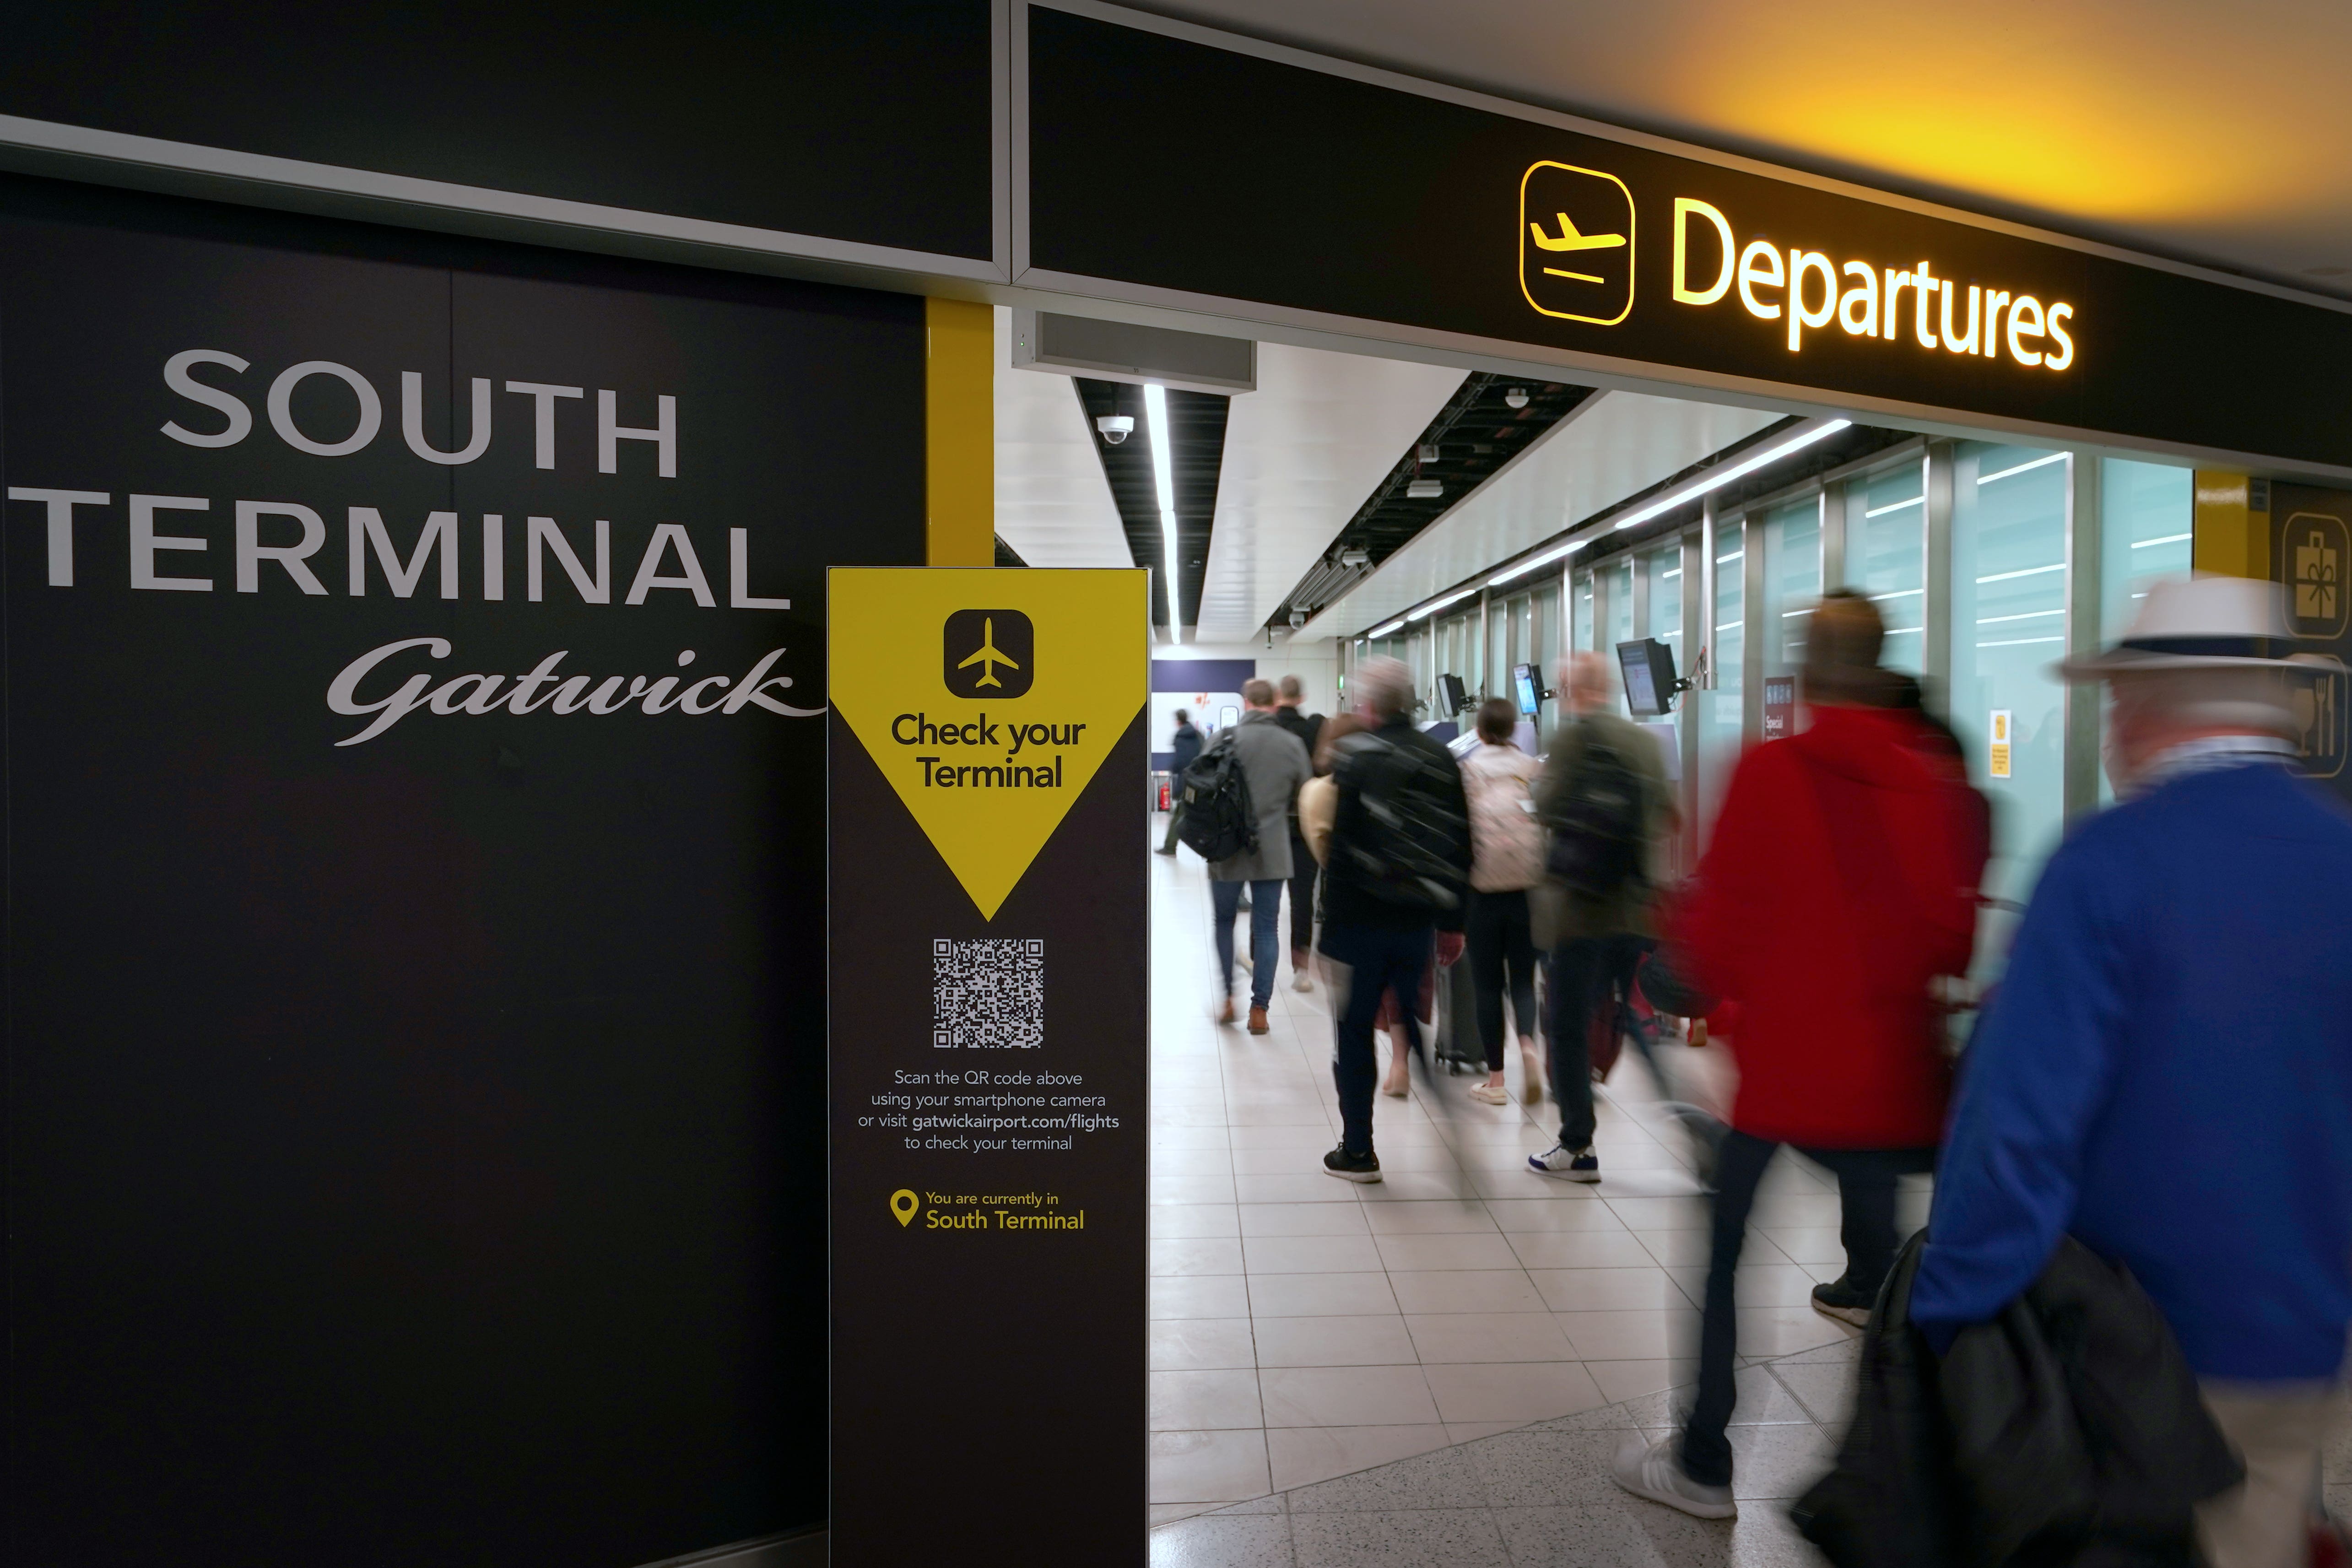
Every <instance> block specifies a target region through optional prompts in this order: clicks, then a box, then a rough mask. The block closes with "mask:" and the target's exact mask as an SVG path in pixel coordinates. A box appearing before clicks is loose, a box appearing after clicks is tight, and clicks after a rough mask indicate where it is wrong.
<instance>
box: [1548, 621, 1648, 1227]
mask: <svg viewBox="0 0 2352 1568" xmlns="http://www.w3.org/2000/svg"><path fill="white" fill-rule="evenodd" d="M1559 684H1560V689H1561V690H1563V691H1564V692H1566V693H1567V694H1568V711H1569V714H1570V721H1569V722H1568V723H1567V725H1566V726H1564V727H1563V729H1562V730H1561V731H1560V733H1559V737H1558V739H1556V740H1555V741H1554V742H1552V748H1551V754H1550V756H1549V759H1548V760H1547V761H1546V762H1545V763H1544V772H1543V778H1542V781H1541V783H1540V784H1538V787H1537V791H1536V805H1537V808H1538V811H1539V812H1540V814H1541V816H1542V817H1543V821H1544V824H1545V826H1548V827H1549V828H1550V829H1551V830H1552V841H1553V849H1552V857H1551V870H1552V872H1553V873H1554V875H1555V877H1556V879H1558V880H1559V883H1560V887H1559V899H1558V900H1556V902H1557V907H1558V909H1559V930H1557V931H1553V932H1552V933H1550V934H1551V941H1552V952H1551V1092H1552V1098H1554V1099H1555V1100H1559V1143H1557V1144H1556V1145H1555V1146H1554V1147H1553V1148H1552V1149H1551V1150H1550V1151H1549V1152H1547V1153H1542V1154H1531V1155H1529V1156H1528V1169H1529V1170H1531V1171H1533V1172H1535V1173H1537V1174H1538V1175H1539V1176H1558V1177H1560V1178H1562V1179H1564V1180H1567V1181H1570V1182H1597V1181H1599V1180H1600V1179H1601V1161H1600V1159H1599V1157H1598V1156H1597V1155H1595V1154H1594V1153H1593V1152H1592V1130H1593V1111H1592V1033H1593V1030H1594V1029H1595V1028H1596V1027H1607V1028H1614V1027H1616V1026H1617V1020H1618V1009H1619V1007H1620V1006H1621V1005H1622V1004H1623V1001H1624V999H1625V996H1626V994H1627V993H1628V992H1629V991H1630V990H1631V989H1632V986H1633V968H1634V965H1635V964H1637V963H1640V962H1641V958H1642V953H1643V950H1644V949H1645V948H1646V947H1647V946H1648V945H1649V944H1650V942H1651V941H1652V939H1653V938H1654V935H1655V934H1656V933H1655V932H1654V930H1653V929H1652V926H1651V911H1650V906H1651V903H1652V900H1654V898H1655V896H1656V881H1655V877H1656V866H1655V862H1656V858H1657V852H1658V843H1659V840H1660V839H1661V838H1662V837H1664V835H1665V834H1666V833H1668V832H1670V831H1672V828H1673V825H1674V823H1675V820H1676V819H1677V817H1676V813H1675V805H1674V800H1673V796H1672V795H1671V794H1670V793H1669V792H1668V790H1667V788H1666V767H1665V763H1664V760H1663V759H1662V758H1661V757H1660V756H1659V754H1658V742H1656V741H1655V740H1654V739H1653V738H1652V737H1651V736H1650V735H1649V734H1648V733H1647V732H1646V731H1643V729H1642V728H1641V727H1640V726H1639V725H1636V724H1634V723H1633V721H1630V720H1626V719H1622V718H1620V717H1618V716H1617V715H1616V714H1614V713H1612V712H1610V711H1609V706H1610V701H1611V698H1610V671H1609V661H1608V660H1607V659H1606V658H1602V657H1601V655H1599V654H1597V653H1580V654H1574V655H1571V656H1570V657H1569V658H1566V659H1563V660H1562V661H1561V663H1560V671H1559Z"/></svg>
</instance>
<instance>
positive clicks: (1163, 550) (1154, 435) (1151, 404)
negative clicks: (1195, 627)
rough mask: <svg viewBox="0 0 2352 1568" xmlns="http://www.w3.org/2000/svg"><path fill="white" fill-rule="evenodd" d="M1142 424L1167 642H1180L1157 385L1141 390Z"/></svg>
mask: <svg viewBox="0 0 2352 1568" xmlns="http://www.w3.org/2000/svg"><path fill="white" fill-rule="evenodd" d="M1143 412H1144V414H1145V415H1146V416H1147V417H1146V419H1145V421H1144V423H1145V425H1146V426H1147V427H1148V428H1149V429H1150V433H1151V482H1152V486H1153V488H1154V489H1157V490H1158V491H1159V492H1160V574H1161V576H1163V577H1164V578H1165V579H1166V580H1167V583H1168V640H1169V642H1170V643H1171V644H1175V643H1181V642H1182V641H1183V640H1184V617H1183V615H1182V614H1181V612H1180V611H1179V610H1178V609H1177V607H1176V464H1175V459H1174V458H1171V457H1170V456H1169V454H1168V389H1167V388H1166V387H1164V386H1162V385H1160V384H1159V383H1158V382H1156V381H1154V382H1146V383H1145V384H1144V387H1143Z"/></svg>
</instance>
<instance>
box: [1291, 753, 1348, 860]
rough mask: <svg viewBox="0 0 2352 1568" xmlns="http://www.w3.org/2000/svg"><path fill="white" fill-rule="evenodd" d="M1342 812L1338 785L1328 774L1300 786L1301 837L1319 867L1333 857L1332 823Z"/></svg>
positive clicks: (1299, 815)
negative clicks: (1305, 841)
mask: <svg viewBox="0 0 2352 1568" xmlns="http://www.w3.org/2000/svg"><path fill="white" fill-rule="evenodd" d="M1338 816H1339V783H1338V782H1337V781H1336V780H1334V779H1333V778H1332V777H1331V775H1330V774H1329V773H1325V774H1324V775H1323V776H1322V777H1320V778H1312V779H1308V780H1307V782H1306V783H1305V784H1301V785H1299V786H1298V836H1299V837H1301V838H1304V839H1306V840H1307V853H1309V854H1311V855H1313V856H1314V857H1315V863H1316V864H1317V865H1318V866H1323V865H1328V864H1329V863H1330V859H1331V824H1332V822H1333V820H1334V819H1336V818H1337V817H1338Z"/></svg>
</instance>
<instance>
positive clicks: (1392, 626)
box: [1364, 619, 1404, 637]
mask: <svg viewBox="0 0 2352 1568" xmlns="http://www.w3.org/2000/svg"><path fill="white" fill-rule="evenodd" d="M1402 625H1404V622H1403V620H1402V619H1398V620H1393V621H1391V622H1390V623H1389V624H1388V625H1387V626H1374V627H1373V628H1372V629H1371V630H1370V631H1368V632H1366V633H1365V634H1364V636H1365V637H1386V636H1388V635H1389V634H1390V633H1391V632H1392V631H1394V630H1396V629H1397V628H1398V627H1399V626H1402Z"/></svg>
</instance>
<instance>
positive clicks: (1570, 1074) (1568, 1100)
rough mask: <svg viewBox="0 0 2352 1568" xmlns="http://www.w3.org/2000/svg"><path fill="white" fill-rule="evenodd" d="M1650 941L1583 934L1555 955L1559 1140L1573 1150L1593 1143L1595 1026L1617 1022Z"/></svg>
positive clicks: (1553, 1047)
mask: <svg viewBox="0 0 2352 1568" xmlns="http://www.w3.org/2000/svg"><path fill="white" fill-rule="evenodd" d="M1647 945H1648V939H1646V938H1644V937H1638V936H1592V937H1579V938H1577V939H1576V940H1574V941H1572V942H1562V943H1561V944H1560V945H1559V946H1558V947H1556V948H1554V949H1552V954H1551V1092H1552V1095H1553V1097H1554V1098H1555V1099H1557V1100H1559V1141H1560V1143H1561V1144H1562V1146H1564V1147H1566V1148H1570V1149H1581V1148H1583V1147H1584V1146H1585V1145H1586V1144H1588V1143H1591V1142H1592V1028H1593V1025H1594V1024H1595V1023H1596V1022H1599V1021H1605V1022H1607V1023H1608V1024H1609V1025H1610V1026H1612V1027H1613V1026H1615V1024H1616V1019H1617V1007H1618V1004H1619V1002H1620V1000H1621V999H1622V997H1623V996H1624V995H1625V994H1626V993H1627V992H1628V991H1629V990H1631V989H1632V987H1633V966H1634V964H1636V963H1639V962H1640V961H1641V957H1642V950H1643V948H1644V947H1645V946H1647Z"/></svg>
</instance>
